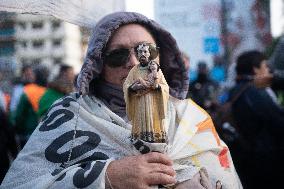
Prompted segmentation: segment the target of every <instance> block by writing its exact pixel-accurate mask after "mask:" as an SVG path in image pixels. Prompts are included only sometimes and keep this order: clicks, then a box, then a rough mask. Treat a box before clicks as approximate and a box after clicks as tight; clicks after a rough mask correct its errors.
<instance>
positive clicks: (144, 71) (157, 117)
mask: <svg viewBox="0 0 284 189" xmlns="http://www.w3.org/2000/svg"><path fill="white" fill-rule="evenodd" d="M148 74H149V69H148V66H145V67H142V66H140V64H139V65H136V66H135V67H133V68H132V69H131V71H130V72H129V74H128V77H127V78H126V80H125V83H124V85H123V91H124V98H125V102H126V112H127V116H128V119H129V120H130V121H131V123H132V138H134V139H137V138H139V139H142V140H144V141H147V142H165V141H166V132H165V128H164V123H163V120H164V118H165V116H166V112H167V102H168V99H169V86H168V84H167V82H166V80H165V78H164V75H163V73H162V72H161V70H159V71H158V80H157V83H158V85H159V88H157V89H150V91H149V92H148V93H146V94H143V95H138V94H137V93H136V92H135V91H131V90H130V89H129V87H130V86H131V85H132V84H133V83H134V82H135V81H136V80H137V79H138V78H142V79H144V80H147V78H148Z"/></svg>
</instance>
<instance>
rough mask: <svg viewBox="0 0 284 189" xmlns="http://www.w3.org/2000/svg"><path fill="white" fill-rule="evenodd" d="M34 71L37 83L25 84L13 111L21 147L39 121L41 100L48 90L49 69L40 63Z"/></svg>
mask: <svg viewBox="0 0 284 189" xmlns="http://www.w3.org/2000/svg"><path fill="white" fill-rule="evenodd" d="M34 73H35V83H29V84H27V85H25V86H24V88H23V94H22V95H21V97H20V100H19V103H18V105H17V107H16V110H15V111H14V112H11V114H12V115H11V117H12V124H13V125H14V127H15V132H16V134H17V135H18V137H19V140H20V144H21V147H23V146H24V145H25V143H26V142H27V140H28V138H29V137H30V135H31V134H32V132H33V131H34V129H35V128H36V126H37V124H38V123H39V118H38V115H37V111H38V108H39V100H40V98H41V97H42V96H43V94H44V93H45V91H46V88H45V87H46V84H47V78H48V75H49V70H48V69H47V68H46V67H44V66H41V65H38V66H37V67H36V68H35V70H34ZM13 114H14V115H13Z"/></svg>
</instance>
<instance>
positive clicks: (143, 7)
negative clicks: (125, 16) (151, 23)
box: [126, 0, 154, 19]
mask: <svg viewBox="0 0 284 189" xmlns="http://www.w3.org/2000/svg"><path fill="white" fill-rule="evenodd" d="M126 10H127V11H133V12H139V13H142V14H144V15H145V16H147V17H149V18H152V19H153V18H154V2H153V0H143V1H140V0H126Z"/></svg>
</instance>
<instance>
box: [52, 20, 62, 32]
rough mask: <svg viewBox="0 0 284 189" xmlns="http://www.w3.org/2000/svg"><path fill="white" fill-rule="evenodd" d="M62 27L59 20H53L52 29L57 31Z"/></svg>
mask: <svg viewBox="0 0 284 189" xmlns="http://www.w3.org/2000/svg"><path fill="white" fill-rule="evenodd" d="M60 25H61V22H60V21H59V20H53V21H52V22H51V26H52V29H54V30H56V29H58V28H59V27H60Z"/></svg>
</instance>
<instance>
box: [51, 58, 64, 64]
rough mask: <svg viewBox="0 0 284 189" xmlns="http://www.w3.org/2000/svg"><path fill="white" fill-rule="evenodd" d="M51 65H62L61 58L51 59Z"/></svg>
mask: <svg viewBox="0 0 284 189" xmlns="http://www.w3.org/2000/svg"><path fill="white" fill-rule="evenodd" d="M53 63H54V64H62V63H63V61H62V58H61V57H59V58H54V59H53Z"/></svg>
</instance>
